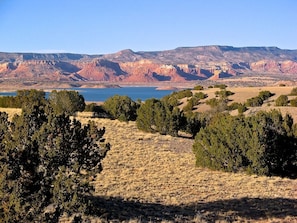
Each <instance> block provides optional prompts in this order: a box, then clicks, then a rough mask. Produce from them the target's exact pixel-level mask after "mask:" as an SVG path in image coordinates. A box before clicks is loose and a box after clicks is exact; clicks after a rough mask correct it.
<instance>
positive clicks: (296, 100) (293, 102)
mask: <svg viewBox="0 0 297 223" xmlns="http://www.w3.org/2000/svg"><path fill="white" fill-rule="evenodd" d="M290 105H291V106H292V107H297V98H294V99H291V100H290Z"/></svg>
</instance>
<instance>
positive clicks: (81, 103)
mask: <svg viewBox="0 0 297 223" xmlns="http://www.w3.org/2000/svg"><path fill="white" fill-rule="evenodd" d="M48 100H49V103H50V106H51V107H52V108H53V111H54V112H55V113H56V114H57V115H60V114H63V113H65V114H67V115H74V114H75V113H76V112H78V111H80V112H81V111H83V110H84V109H85V106H86V104H85V99H84V97H83V96H82V95H81V94H79V92H77V91H67V90H62V91H57V90H53V91H52V92H51V93H50V95H49V99H48Z"/></svg>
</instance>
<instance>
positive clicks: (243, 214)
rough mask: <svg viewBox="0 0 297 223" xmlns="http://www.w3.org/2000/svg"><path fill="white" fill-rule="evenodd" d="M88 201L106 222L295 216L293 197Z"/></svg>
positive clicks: (94, 199) (295, 203) (92, 213)
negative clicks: (172, 202) (177, 203)
mask: <svg viewBox="0 0 297 223" xmlns="http://www.w3.org/2000/svg"><path fill="white" fill-rule="evenodd" d="M91 202H92V205H91V207H92V208H91V209H90V210H89V211H90V213H89V214H90V215H91V216H94V217H100V218H101V219H105V220H107V221H129V220H132V219H134V220H135V219H139V220H141V222H161V221H173V222H190V221H193V220H201V221H203V220H205V221H206V222H214V221H217V220H224V221H227V222H233V221H236V220H240V219H241V220H243V219H246V220H251V221H257V220H260V219H261V220H263V219H273V218H278V219H285V218H294V219H295V218H297V211H296V210H297V200H295V199H284V198H267V199H263V198H262V199H260V198H241V199H231V200H219V201H214V202H206V203H194V204H191V205H181V206H174V205H163V204H156V203H141V202H138V201H127V200H124V199H122V198H113V197H112V198H111V197H109V198H103V197H93V198H91Z"/></svg>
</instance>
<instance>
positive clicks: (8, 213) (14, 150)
mask: <svg viewBox="0 0 297 223" xmlns="http://www.w3.org/2000/svg"><path fill="white" fill-rule="evenodd" d="M50 111H51V109H48V111H47V113H45V111H44V110H43V109H42V108H41V107H38V106H34V107H33V108H32V110H31V111H30V112H29V111H27V110H24V111H23V112H22V114H21V115H20V116H15V117H14V118H13V121H12V122H9V121H8V119H7V114H4V113H0V127H1V130H0V148H1V150H0V171H1V176H0V189H1V190H0V200H1V203H0V219H2V220H3V221H4V222H57V221H58V219H59V216H61V215H62V214H63V213H66V214H68V215H72V214H74V213H79V214H82V213H84V211H85V210H86V208H87V205H88V202H87V199H88V196H90V195H92V192H93V186H92V184H91V182H90V180H91V179H94V178H95V176H96V174H98V173H100V172H101V170H102V166H101V160H102V159H103V158H104V157H105V155H106V152H107V151H108V150H109V147H110V146H109V144H105V143H103V138H102V137H103V135H104V132H105V130H104V128H103V129H98V128H97V127H96V125H95V124H94V123H89V124H88V125H85V126H82V125H81V123H80V122H78V121H77V120H72V121H71V120H70V119H69V116H67V115H65V114H62V115H57V114H56V113H53V112H50ZM49 206H52V207H53V210H50V209H48V207H49Z"/></svg>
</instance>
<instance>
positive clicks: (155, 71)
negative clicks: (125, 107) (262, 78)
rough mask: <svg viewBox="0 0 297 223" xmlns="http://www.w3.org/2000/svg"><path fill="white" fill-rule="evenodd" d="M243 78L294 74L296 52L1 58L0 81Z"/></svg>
mask: <svg viewBox="0 0 297 223" xmlns="http://www.w3.org/2000/svg"><path fill="white" fill-rule="evenodd" d="M245 74H249V75H254V74H255V75H256V74H262V75H267V76H269V75H287V76H288V75H290V76H292V75H297V50H284V49H279V48H277V47H231V46H199V47H180V48H176V49H174V50H165V51H154V52H133V51H132V50H129V49H127V50H122V51H120V52H117V53H114V54H105V55H87V54H70V53H56V54H40V53H0V81H1V80H2V81H3V80H16V81H32V80H33V81H106V82H138V83H140V82H143V83H150V82H160V81H161V82H162V81H170V82H185V81H194V80H208V79H210V80H216V79H220V78H226V77H232V76H240V75H245Z"/></svg>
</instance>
